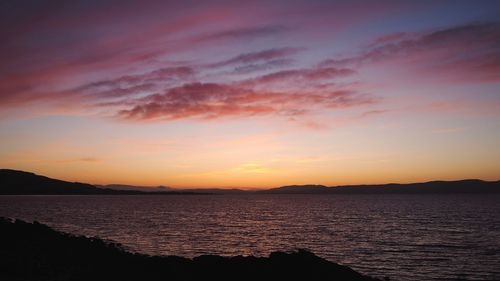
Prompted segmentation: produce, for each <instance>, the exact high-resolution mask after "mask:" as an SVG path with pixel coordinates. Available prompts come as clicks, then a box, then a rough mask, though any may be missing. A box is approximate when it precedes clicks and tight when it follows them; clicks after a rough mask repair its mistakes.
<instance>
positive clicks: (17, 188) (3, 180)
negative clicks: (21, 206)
mask: <svg viewBox="0 0 500 281" xmlns="http://www.w3.org/2000/svg"><path fill="white" fill-rule="evenodd" d="M29 194H33V195H45V194H46V195H48V194H61V195H64V194H68V195H78V194H80V195H84V194H86V195H88V194H109V195H140V194H159V195H169V194H195V193H193V192H184V191H164V190H163V189H160V190H159V191H157V192H142V191H137V190H114V189H110V188H97V187H96V186H94V185H91V184H87V183H79V182H68V181H62V180H57V179H51V178H48V177H45V176H40V175H36V174H34V173H29V172H23V171H16V170H9V169H0V195H29Z"/></svg>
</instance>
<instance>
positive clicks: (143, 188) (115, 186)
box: [95, 184, 187, 192]
mask: <svg viewBox="0 0 500 281" xmlns="http://www.w3.org/2000/svg"><path fill="white" fill-rule="evenodd" d="M95 187H97V188H107V189H113V190H127V191H131V190H132V191H143V192H164V191H179V190H175V189H173V188H171V187H168V186H163V185H160V186H136V185H128V184H106V185H95ZM183 192H184V190H183ZM185 192H187V191H185Z"/></svg>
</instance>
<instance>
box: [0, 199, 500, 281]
mask: <svg viewBox="0 0 500 281" xmlns="http://www.w3.org/2000/svg"><path fill="white" fill-rule="evenodd" d="M0 216H3V217H10V218H17V219H22V220H25V221H30V222H31V221H38V222H41V223H44V224H47V225H49V226H51V227H53V228H55V229H58V230H61V231H65V232H69V233H73V234H78V235H86V236H96V237H100V238H102V239H105V240H112V241H115V242H118V243H121V244H122V245H123V247H124V248H125V249H127V250H129V251H133V252H139V253H144V254H149V255H178V256H185V257H194V256H198V255H203V254H217V255H224V256H234V255H255V256H267V255H269V253H271V252H273V251H293V250H295V249H307V250H310V251H312V252H313V253H315V254H316V255H318V256H320V257H323V258H325V259H328V260H330V261H332V262H336V263H339V264H342V265H347V266H349V267H351V268H353V269H355V270H356V271H359V272H361V273H364V274H367V275H370V276H374V277H380V278H383V277H389V278H390V280H500V194H440V195H438V194H425V195H424V194H419V195H402V194H393V195H390V194H383V195H382V194H380V195H338V194H331V195H324V194H322V195H320V194H314V195H313V194H311V195H304V194H289V195H285V194H245V195H144V196H142V195H134V196H131V195H128V196H127V195H112V196H105V195H83V196H75V195H73V196H71V195H70V196H68V195H54V196H0Z"/></svg>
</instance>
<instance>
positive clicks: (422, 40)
mask: <svg viewBox="0 0 500 281" xmlns="http://www.w3.org/2000/svg"><path fill="white" fill-rule="evenodd" d="M369 46H370V47H369V48H368V49H367V50H365V51H364V52H362V53H360V54H359V55H357V56H353V57H347V58H341V59H327V60H324V61H323V62H322V63H320V66H322V67H327V66H336V67H339V66H361V65H364V64H378V63H386V62H389V63H397V64H399V65H401V66H402V67H410V68H416V69H418V70H421V73H422V74H424V75H425V74H432V75H436V74H438V75H440V77H443V78H448V79H454V80H465V81H500V71H498V70H499V69H500V48H499V46H500V24H499V23H474V24H468V25H462V26H456V27H451V28H446V29H440V30H437V31H432V32H421V33H396V34H389V35H386V36H383V37H381V38H378V39H376V40H375V41H374V42H373V43H372V44H370V45H369Z"/></svg>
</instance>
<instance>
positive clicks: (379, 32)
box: [0, 0, 500, 188]
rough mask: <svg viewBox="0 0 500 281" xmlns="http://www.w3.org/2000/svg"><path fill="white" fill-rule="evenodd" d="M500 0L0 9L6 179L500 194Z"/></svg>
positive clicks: (54, 4)
mask: <svg viewBox="0 0 500 281" xmlns="http://www.w3.org/2000/svg"><path fill="white" fill-rule="evenodd" d="M499 19H500V2H499V1H271V0H267V1H88V0H86V1H24V0H19V1H10V0H4V1H1V2H0V38H1V42H2V43H1V44H0V62H1V63H0V167H1V168H10V169H18V170H25V171H31V172H35V173H38V174H42V175H46V176H50V177H54V178H59V179H64V180H70V181H80V182H88V183H94V184H111V183H122V184H132V185H167V186H172V187H224V188H228V187H240V188H245V187H248V188H265V187H275V186H280V185H288V184H324V185H344V184H368V183H388V182H399V183H408V182H420V181H429V180H438V179H439V180H456V179H465V178H479V179H484V180H499V179H500V21H499Z"/></svg>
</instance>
